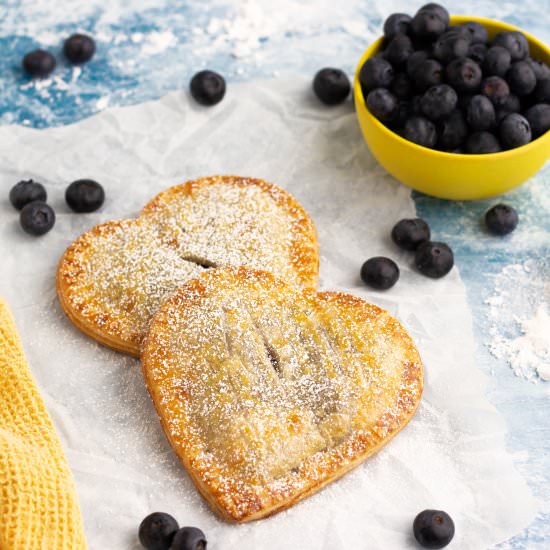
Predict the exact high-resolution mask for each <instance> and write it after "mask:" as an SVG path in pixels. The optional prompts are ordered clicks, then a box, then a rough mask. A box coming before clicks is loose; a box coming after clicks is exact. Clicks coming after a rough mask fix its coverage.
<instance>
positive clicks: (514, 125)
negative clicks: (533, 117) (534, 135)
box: [499, 113, 531, 149]
mask: <svg viewBox="0 0 550 550" xmlns="http://www.w3.org/2000/svg"><path fill="white" fill-rule="evenodd" d="M499 136H500V143H502V146H503V147H504V149H514V148H516V147H521V146H522V145H526V144H527V143H529V142H530V141H531V126H530V124H529V122H528V120H527V119H526V118H525V117H523V116H521V115H520V114H519V113H511V114H509V115H508V116H506V117H504V119H503V120H502V122H501V123H500V126H499Z"/></svg>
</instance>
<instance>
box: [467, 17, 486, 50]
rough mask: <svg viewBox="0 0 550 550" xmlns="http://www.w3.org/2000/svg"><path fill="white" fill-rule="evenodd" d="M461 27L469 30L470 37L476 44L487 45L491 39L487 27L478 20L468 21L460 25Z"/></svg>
mask: <svg viewBox="0 0 550 550" xmlns="http://www.w3.org/2000/svg"><path fill="white" fill-rule="evenodd" d="M460 28H461V29H466V30H467V31H468V34H469V36H470V39H471V41H472V42H473V43H474V44H483V45H485V44H486V43H487V40H488V39H489V33H488V32H487V29H486V28H485V27H484V26H483V25H482V24H481V23H478V22H477V21H468V22H467V23H464V24H463V25H460Z"/></svg>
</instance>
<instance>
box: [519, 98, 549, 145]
mask: <svg viewBox="0 0 550 550" xmlns="http://www.w3.org/2000/svg"><path fill="white" fill-rule="evenodd" d="M525 118H526V119H527V120H528V122H529V124H530V126H531V133H532V134H533V139H537V138H538V137H540V136H542V135H543V134H545V133H546V132H548V131H549V130H550V105H547V104H546V103H539V104H538V105H533V107H531V108H529V109H528V110H527V111H526V112H525Z"/></svg>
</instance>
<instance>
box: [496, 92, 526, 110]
mask: <svg viewBox="0 0 550 550" xmlns="http://www.w3.org/2000/svg"><path fill="white" fill-rule="evenodd" d="M500 108H501V109H503V110H505V111H508V112H509V113H519V112H520V111H521V101H520V99H519V97H518V96H517V95H514V94H510V95H509V96H508V97H507V98H506V100H505V101H504V103H503V104H502V105H501V107H500Z"/></svg>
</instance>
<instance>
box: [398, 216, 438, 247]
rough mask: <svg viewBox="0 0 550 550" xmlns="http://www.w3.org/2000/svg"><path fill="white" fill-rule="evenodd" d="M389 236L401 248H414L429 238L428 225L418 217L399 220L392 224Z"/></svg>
mask: <svg viewBox="0 0 550 550" xmlns="http://www.w3.org/2000/svg"><path fill="white" fill-rule="evenodd" d="M391 238H392V240H393V242H394V243H395V244H396V245H397V246H398V247H399V248H402V249H403V250H416V249H417V248H418V247H419V246H420V245H421V244H422V243H423V242H426V241H429V240H430V226H429V225H428V224H427V223H426V222H425V221H424V220H421V219H420V218H413V219H404V220H400V221H399V222H397V223H396V224H395V225H394V226H393V229H392V231H391Z"/></svg>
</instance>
